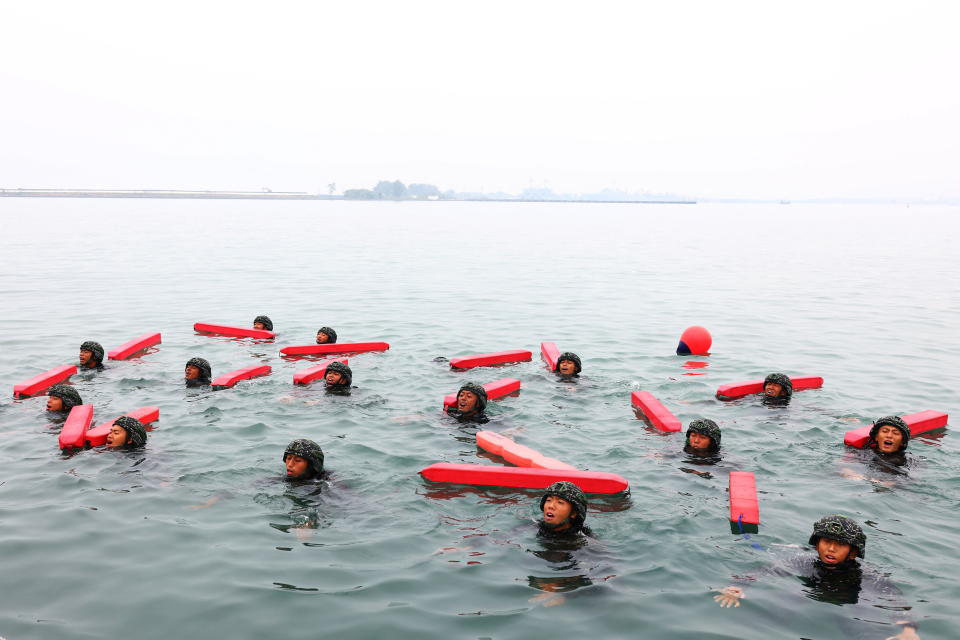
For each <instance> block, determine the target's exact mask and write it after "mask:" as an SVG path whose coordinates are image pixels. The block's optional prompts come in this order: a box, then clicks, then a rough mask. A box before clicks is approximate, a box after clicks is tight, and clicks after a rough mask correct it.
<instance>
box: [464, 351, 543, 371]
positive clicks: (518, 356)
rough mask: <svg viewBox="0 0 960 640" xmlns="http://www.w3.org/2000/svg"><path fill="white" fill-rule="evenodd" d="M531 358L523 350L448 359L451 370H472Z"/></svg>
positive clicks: (531, 356)
mask: <svg viewBox="0 0 960 640" xmlns="http://www.w3.org/2000/svg"><path fill="white" fill-rule="evenodd" d="M532 358H533V354H532V353H530V352H529V351H524V350H523V349H516V350H514V351H498V352H497V353H478V354H477V355H473V356H459V357H457V358H450V367H451V368H453V369H472V368H473V367H487V366H490V365H494V364H506V363H508V362H526V361H528V360H530V359H532Z"/></svg>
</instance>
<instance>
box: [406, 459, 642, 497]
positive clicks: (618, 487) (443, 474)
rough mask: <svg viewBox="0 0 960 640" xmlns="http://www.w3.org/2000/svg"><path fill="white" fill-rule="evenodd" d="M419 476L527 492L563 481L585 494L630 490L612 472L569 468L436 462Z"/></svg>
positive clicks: (624, 482) (626, 483)
mask: <svg viewBox="0 0 960 640" xmlns="http://www.w3.org/2000/svg"><path fill="white" fill-rule="evenodd" d="M420 475H422V476H423V477H424V478H426V479H427V480H430V481H432V482H455V483H458V484H475V485H483V486H492V487H523V488H526V489H546V488H547V487H549V486H550V485H551V484H553V483H554V482H559V481H560V480H566V481H568V482H572V483H574V484H575V485H577V486H578V487H580V489H581V490H582V491H584V492H585V493H606V494H613V493H621V492H623V491H626V490H628V489H629V488H630V485H629V483H628V482H627V481H626V480H625V479H624V478H623V477H621V476H618V475H617V474H615V473H603V472H600V471H571V470H569V469H532V468H525V467H496V466H489V465H483V464H456V463H452V462H438V463H436V464H432V465H430V466H429V467H426V468H424V469H421V470H420Z"/></svg>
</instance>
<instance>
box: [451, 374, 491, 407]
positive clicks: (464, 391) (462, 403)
mask: <svg viewBox="0 0 960 640" xmlns="http://www.w3.org/2000/svg"><path fill="white" fill-rule="evenodd" d="M456 407H457V409H458V410H460V411H461V412H463V413H471V414H472V413H483V412H484V411H485V410H486V408H487V390H486V389H484V388H483V387H482V386H480V385H479V384H475V383H473V382H468V383H467V384H465V385H463V386H462V387H460V389H459V390H458V391H457V405H456Z"/></svg>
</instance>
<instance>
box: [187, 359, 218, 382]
mask: <svg viewBox="0 0 960 640" xmlns="http://www.w3.org/2000/svg"><path fill="white" fill-rule="evenodd" d="M212 374H213V370H212V369H211V368H210V363H209V362H207V361H206V360H205V359H204V358H190V359H189V360H187V364H186V366H184V368H183V379H184V380H185V381H186V383H187V386H188V387H201V386H203V385H207V384H210V379H211V377H212Z"/></svg>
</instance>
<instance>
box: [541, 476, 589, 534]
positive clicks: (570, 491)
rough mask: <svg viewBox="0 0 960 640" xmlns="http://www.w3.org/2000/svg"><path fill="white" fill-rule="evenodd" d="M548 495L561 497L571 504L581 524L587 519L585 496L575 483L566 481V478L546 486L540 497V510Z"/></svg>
mask: <svg viewBox="0 0 960 640" xmlns="http://www.w3.org/2000/svg"><path fill="white" fill-rule="evenodd" d="M550 496H557V497H558V498H563V499H564V500H566V501H567V502H569V503H570V504H572V505H573V512H574V513H575V514H577V515H578V516H579V518H577V521H578V522H579V523H581V524H582V523H583V521H584V520H586V519H587V497H586V496H585V495H584V494H583V491H582V490H581V489H580V487H578V486H577V485H575V484H573V483H572V482H567V481H566V480H561V481H559V482H554V483H553V484H552V485H550V486H549V487H547V488H546V490H545V491H544V493H543V496H541V498H540V510H541V511H543V505H544V504H546V502H547V498H548V497H550Z"/></svg>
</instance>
